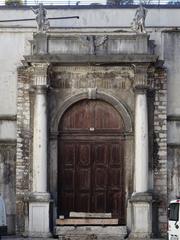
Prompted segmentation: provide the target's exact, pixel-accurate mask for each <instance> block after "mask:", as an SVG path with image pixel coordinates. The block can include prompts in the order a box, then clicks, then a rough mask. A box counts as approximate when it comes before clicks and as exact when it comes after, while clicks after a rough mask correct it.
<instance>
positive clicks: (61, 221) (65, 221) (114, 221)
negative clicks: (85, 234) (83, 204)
mask: <svg viewBox="0 0 180 240" xmlns="http://www.w3.org/2000/svg"><path fill="white" fill-rule="evenodd" d="M56 225H118V219H117V218H110V219H104V218H103V219H102V218H99V219H97V218H96V219H95V218H84V219H75V218H67V219H56Z"/></svg>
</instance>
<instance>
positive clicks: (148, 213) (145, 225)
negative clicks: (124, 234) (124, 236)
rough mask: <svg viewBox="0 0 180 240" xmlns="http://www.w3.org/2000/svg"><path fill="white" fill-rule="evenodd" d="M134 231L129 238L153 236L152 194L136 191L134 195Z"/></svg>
mask: <svg viewBox="0 0 180 240" xmlns="http://www.w3.org/2000/svg"><path fill="white" fill-rule="evenodd" d="M130 202H131V204H132V231H131V234H130V235H129V239H138V240H140V239H150V238H151V236H152V195H151V194H150V193H135V194H133V195H132V197H131V200H130Z"/></svg>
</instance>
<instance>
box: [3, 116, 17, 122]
mask: <svg viewBox="0 0 180 240" xmlns="http://www.w3.org/2000/svg"><path fill="white" fill-rule="evenodd" d="M16 120H17V116H16V115H1V116H0V121H16Z"/></svg>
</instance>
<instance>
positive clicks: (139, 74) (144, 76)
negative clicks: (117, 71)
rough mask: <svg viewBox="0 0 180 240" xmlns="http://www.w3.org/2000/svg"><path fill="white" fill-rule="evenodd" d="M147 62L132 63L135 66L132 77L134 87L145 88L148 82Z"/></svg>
mask: <svg viewBox="0 0 180 240" xmlns="http://www.w3.org/2000/svg"><path fill="white" fill-rule="evenodd" d="M148 67H149V64H142V65H139V64H137V65H134V68H135V79H134V88H135V89H147V88H148V87H149V84H148V73H147V70H148Z"/></svg>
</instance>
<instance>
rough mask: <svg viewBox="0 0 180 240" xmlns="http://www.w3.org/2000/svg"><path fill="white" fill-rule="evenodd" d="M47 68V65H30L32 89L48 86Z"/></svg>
mask: <svg viewBox="0 0 180 240" xmlns="http://www.w3.org/2000/svg"><path fill="white" fill-rule="evenodd" d="M48 67H49V63H32V72H33V86H34V87H37V86H47V85H48V77H47V70H48Z"/></svg>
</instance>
